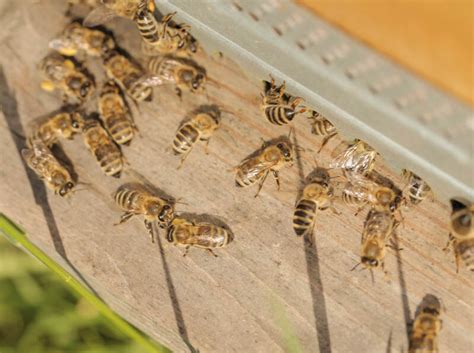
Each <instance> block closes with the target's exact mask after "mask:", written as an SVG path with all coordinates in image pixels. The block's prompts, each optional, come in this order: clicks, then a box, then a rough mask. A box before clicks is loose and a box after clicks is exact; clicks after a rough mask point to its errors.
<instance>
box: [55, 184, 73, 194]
mask: <svg viewBox="0 0 474 353" xmlns="http://www.w3.org/2000/svg"><path fill="white" fill-rule="evenodd" d="M73 187H74V183H73V182H72V181H68V182H67V183H65V184H64V185H63V186H61V188H60V189H59V192H58V194H59V196H61V197H64V196H66V195H67V194H68V193H69V192H70V191H71V190H72V188H73Z"/></svg>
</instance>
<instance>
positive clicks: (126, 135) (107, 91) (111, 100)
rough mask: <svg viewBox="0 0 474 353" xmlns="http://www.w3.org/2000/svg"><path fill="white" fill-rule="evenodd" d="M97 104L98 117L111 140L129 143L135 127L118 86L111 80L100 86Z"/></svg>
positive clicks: (122, 143) (124, 143) (123, 143)
mask: <svg viewBox="0 0 474 353" xmlns="http://www.w3.org/2000/svg"><path fill="white" fill-rule="evenodd" d="M98 106H99V117H100V119H101V120H102V123H103V124H104V127H105V128H106V129H107V131H108V132H109V134H110V136H112V138H113V140H114V141H115V142H116V143H118V144H119V145H129V144H130V142H131V141H132V139H133V137H134V136H135V132H136V131H137V128H136V126H135V124H134V123H133V119H132V117H131V112H130V110H129V109H128V107H127V104H126V102H125V99H124V98H123V96H122V92H121V90H120V87H118V86H117V85H116V84H115V82H114V81H113V80H109V81H107V82H106V83H105V84H104V86H103V87H102V91H101V92H100V97H99V102H98Z"/></svg>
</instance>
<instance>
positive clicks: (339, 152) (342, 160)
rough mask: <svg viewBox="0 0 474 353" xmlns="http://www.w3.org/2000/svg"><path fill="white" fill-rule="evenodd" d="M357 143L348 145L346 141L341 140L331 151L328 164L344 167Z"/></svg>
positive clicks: (331, 166)
mask: <svg viewBox="0 0 474 353" xmlns="http://www.w3.org/2000/svg"><path fill="white" fill-rule="evenodd" d="M356 150H357V145H355V144H354V145H350V144H348V143H347V142H346V141H342V142H341V143H340V144H339V145H337V146H336V148H335V149H334V151H332V153H331V157H332V158H333V160H332V161H331V163H330V164H329V167H330V168H346V165H347V164H348V163H350V161H351V160H352V158H353V155H354V153H355V151H356Z"/></svg>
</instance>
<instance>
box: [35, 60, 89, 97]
mask: <svg viewBox="0 0 474 353" xmlns="http://www.w3.org/2000/svg"><path fill="white" fill-rule="evenodd" d="M39 69H40V70H41V72H42V73H43V75H44V76H45V80H44V81H43V82H42V83H41V88H43V89H44V90H45V91H49V92H52V91H54V90H56V89H57V90H59V91H61V93H62V94H63V100H64V101H68V100H72V103H79V104H82V103H84V102H85V100H86V99H87V98H89V97H90V96H91V95H92V93H93V92H94V89H95V84H94V80H93V78H92V76H91V75H90V74H89V73H88V72H86V71H84V70H82V69H80V68H79V67H78V66H77V65H76V64H75V63H74V61H72V60H71V59H67V58H64V57H62V56H61V55H59V54H57V53H51V54H49V55H48V56H46V57H45V58H44V59H43V60H42V61H41V63H40V65H39Z"/></svg>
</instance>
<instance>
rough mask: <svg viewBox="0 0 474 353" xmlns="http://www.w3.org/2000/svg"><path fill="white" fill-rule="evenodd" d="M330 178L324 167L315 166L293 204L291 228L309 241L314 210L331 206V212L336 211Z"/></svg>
mask: <svg viewBox="0 0 474 353" xmlns="http://www.w3.org/2000/svg"><path fill="white" fill-rule="evenodd" d="M330 179H331V178H330V176H329V174H328V172H327V170H326V169H323V168H317V169H316V170H315V171H314V172H313V173H311V174H310V176H309V177H308V183H307V184H306V185H305V187H304V189H303V192H302V194H301V197H300V198H299V199H298V201H297V202H296V205H295V211H294V214H293V229H294V231H295V233H296V235H298V236H306V237H307V239H308V240H309V241H310V242H312V235H313V230H314V225H315V223H316V212H317V211H318V210H320V211H324V210H327V209H328V208H331V210H332V211H333V212H335V213H338V212H337V211H336V210H335V208H334V206H333V204H332V201H333V197H334V188H333V186H332V185H331V184H330Z"/></svg>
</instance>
